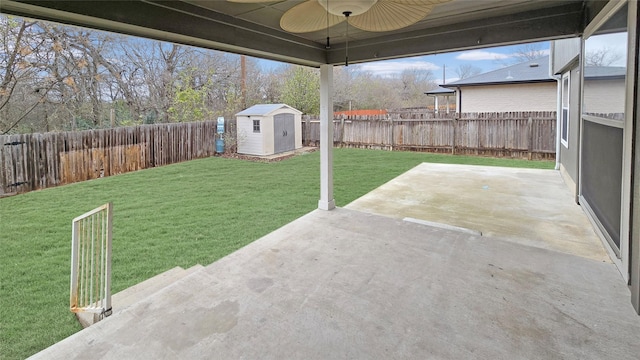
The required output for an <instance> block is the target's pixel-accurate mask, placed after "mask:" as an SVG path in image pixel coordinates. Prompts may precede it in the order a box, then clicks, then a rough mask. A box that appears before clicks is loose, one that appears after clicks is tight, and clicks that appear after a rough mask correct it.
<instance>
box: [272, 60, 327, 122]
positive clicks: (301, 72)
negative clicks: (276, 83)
mask: <svg viewBox="0 0 640 360" xmlns="http://www.w3.org/2000/svg"><path fill="white" fill-rule="evenodd" d="M284 75H285V76H286V80H285V81H284V83H283V87H282V95H281V97H280V100H281V102H283V103H285V104H287V105H289V106H292V107H294V108H296V109H298V110H300V111H302V112H303V113H304V114H312V115H318V114H320V74H319V72H318V71H317V70H316V69H312V68H308V67H303V66H298V65H291V66H289V67H288V68H287V70H286V71H285V74H284Z"/></svg>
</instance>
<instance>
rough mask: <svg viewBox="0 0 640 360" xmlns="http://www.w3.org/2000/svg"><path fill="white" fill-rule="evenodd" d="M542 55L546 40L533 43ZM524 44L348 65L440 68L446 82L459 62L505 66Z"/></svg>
mask: <svg viewBox="0 0 640 360" xmlns="http://www.w3.org/2000/svg"><path fill="white" fill-rule="evenodd" d="M533 45H534V46H535V47H536V48H537V49H538V50H540V51H542V52H543V53H544V54H545V55H546V54H548V53H549V42H548V41H545V42H539V43H534V44H533ZM522 48H523V45H511V46H502V47H493V48H486V49H480V50H468V51H458V52H450V53H442V54H437V55H427V56H418V57H411V58H405V59H396V60H382V61H374V62H369V63H364V64H354V65H349V66H354V67H357V68H358V69H359V70H362V71H371V72H373V73H374V74H376V75H379V76H393V75H395V74H399V73H401V72H402V71H403V70H405V69H411V68H413V69H425V70H431V71H433V73H434V75H435V76H436V78H437V79H438V80H439V81H438V82H440V83H441V82H442V78H443V70H444V75H445V77H446V82H451V81H455V80H458V77H457V75H456V72H455V69H456V68H457V67H458V66H459V65H464V64H471V65H473V66H475V67H477V68H479V69H481V70H482V72H483V73H484V72H488V71H492V70H496V69H499V68H501V67H504V66H506V65H508V64H510V63H512V62H513V61H514V55H515V54H516V53H517V52H518V50H519V49H522ZM260 63H261V65H262V66H263V69H264V68H266V69H268V68H271V67H275V66H278V65H280V64H282V63H278V62H275V61H268V60H260Z"/></svg>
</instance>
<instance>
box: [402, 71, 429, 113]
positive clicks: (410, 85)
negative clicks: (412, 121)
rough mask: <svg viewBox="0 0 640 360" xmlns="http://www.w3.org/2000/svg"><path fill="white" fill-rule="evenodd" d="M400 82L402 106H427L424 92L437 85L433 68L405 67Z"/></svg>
mask: <svg viewBox="0 0 640 360" xmlns="http://www.w3.org/2000/svg"><path fill="white" fill-rule="evenodd" d="M399 82H400V87H399V89H400V96H401V100H402V107H422V106H425V100H426V99H425V95H424V92H425V91H427V90H430V89H433V88H435V87H437V84H436V78H435V76H434V75H433V72H432V71H431V70H421V69H405V70H403V71H402V72H401V73H400V76H399Z"/></svg>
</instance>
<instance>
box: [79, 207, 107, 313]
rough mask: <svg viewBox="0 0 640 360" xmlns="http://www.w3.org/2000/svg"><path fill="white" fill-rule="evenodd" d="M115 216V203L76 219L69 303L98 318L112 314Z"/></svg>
mask: <svg viewBox="0 0 640 360" xmlns="http://www.w3.org/2000/svg"><path fill="white" fill-rule="evenodd" d="M112 219H113V205H112V203H108V204H104V205H102V206H100V207H99V208H96V209H93V210H91V211H89V212H88V213H86V214H84V215H81V216H78V217H77V218H75V219H73V229H72V244H71V300H70V307H71V311H72V312H74V313H81V312H89V313H93V314H94V320H95V321H98V320H101V319H102V318H104V317H106V316H109V315H111V238H112Z"/></svg>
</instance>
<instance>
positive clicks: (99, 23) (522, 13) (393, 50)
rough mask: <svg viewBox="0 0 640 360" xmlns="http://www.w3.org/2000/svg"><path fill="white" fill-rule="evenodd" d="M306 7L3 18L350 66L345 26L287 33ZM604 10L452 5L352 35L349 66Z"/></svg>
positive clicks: (31, 7) (54, 9) (192, 1)
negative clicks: (295, 13) (283, 24)
mask: <svg viewBox="0 0 640 360" xmlns="http://www.w3.org/2000/svg"><path fill="white" fill-rule="evenodd" d="M301 2H302V1H301V0H284V1H278V0H275V1H273V2H269V3H257V4H244V3H231V2H227V1H224V0H214V1H211V0H207V1H205V0H183V1H151V0H149V1H139V0H131V1H31V0H26V1H13V0H2V1H1V2H0V11H1V12H3V13H7V14H13V15H17V16H23V17H28V18H35V19H42V20H50V21H55V22H62V23H66V24H72V25H79V26H85V27H89V28H97V29H102V30H107V31H114V32H119V33H125V34H130V35H135V36H142V37H148V38H154V39H158V40H163V41H170V42H176V43H182V44H188V45H194V46H199V47H203V48H211V49H217V50H222V51H228V52H234V53H239V54H246V55H250V56H256V57H261V58H266V59H272V60H277V61H285V62H289V63H294V64H300V65H308V66H314V67H318V66H320V65H322V64H334V65H335V64H341V63H343V62H344V58H345V40H346V37H345V30H346V26H345V23H341V24H338V25H336V26H333V27H331V28H329V31H328V34H329V36H330V38H331V48H330V49H326V48H325V43H326V37H327V31H325V30H322V31H316V32H310V33H303V34H291V33H287V32H285V31H284V30H282V29H281V28H280V25H279V22H280V17H281V16H282V14H284V12H285V11H287V10H288V9H290V8H291V7H293V6H295V5H297V4H299V3H301ZM606 3H607V1H597V0H556V1H549V0H474V1H470V0H452V1H450V2H447V3H444V4H441V5H438V6H436V7H435V8H434V10H433V11H432V12H431V14H429V15H428V16H427V17H425V18H424V19H423V20H422V21H419V22H418V23H416V24H414V25H412V26H409V27H406V28H403V29H399V30H395V31H389V32H366V31H362V30H358V29H356V28H353V27H351V28H349V61H350V62H351V63H357V62H366V61H373V60H382V59H391V58H399V57H408V56H417V55H427V54H435V53H441V52H447V51H457V50H463V49H474V48H483V47H489V46H497V45H506V44H514V43H522V42H530V41H540V40H550V39H558V38H566V37H572V36H577V35H580V34H581V33H582V31H583V30H584V26H585V24H586V23H587V22H588V20H589V19H591V18H593V17H594V16H595V15H596V14H597V13H598V12H599V11H600V10H601V9H602V7H603V6H604V5H605V4H606Z"/></svg>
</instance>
